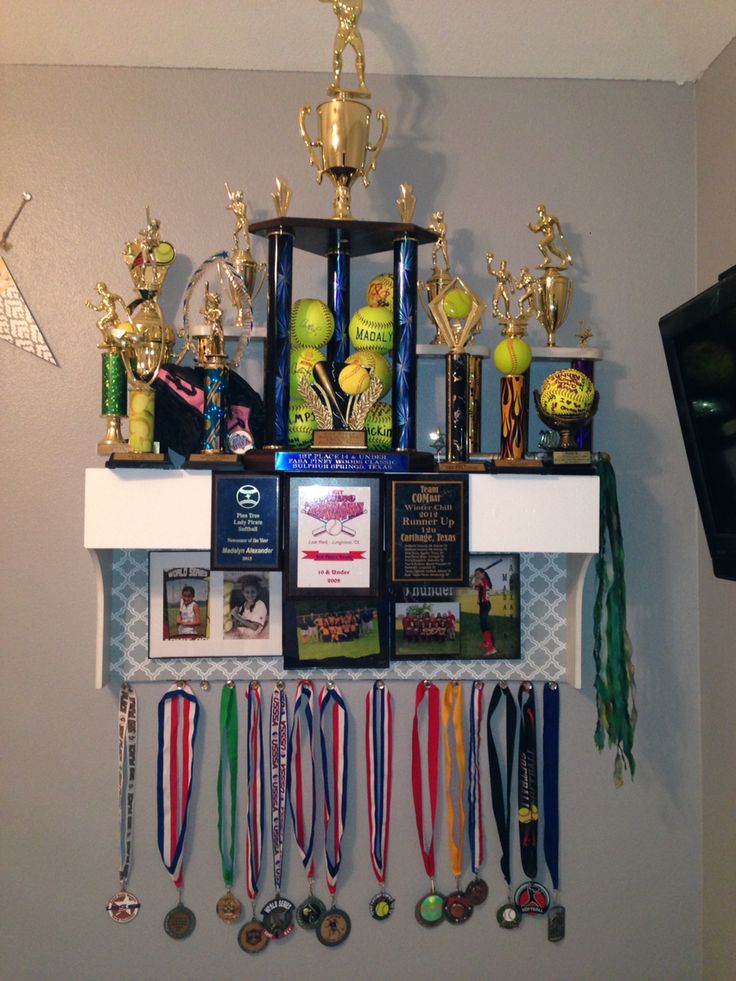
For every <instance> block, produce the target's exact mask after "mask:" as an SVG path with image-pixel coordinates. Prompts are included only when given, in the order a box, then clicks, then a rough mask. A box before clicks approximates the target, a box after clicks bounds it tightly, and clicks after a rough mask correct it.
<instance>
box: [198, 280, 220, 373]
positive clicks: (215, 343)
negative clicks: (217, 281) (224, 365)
mask: <svg viewBox="0 0 736 981" xmlns="http://www.w3.org/2000/svg"><path fill="white" fill-rule="evenodd" d="M200 313H202V314H204V319H205V320H206V321H207V323H208V324H209V327H210V333H209V337H208V338H207V339H206V343H205V344H204V345H203V347H204V348H205V356H206V358H211V359H214V358H223V357H224V356H225V333H224V331H223V329H222V317H223V313H222V307H221V306H220V294H219V293H215V291H214V290H211V289H210V284H209V283H205V284H204V306H203V307H202V309H201V310H200Z"/></svg>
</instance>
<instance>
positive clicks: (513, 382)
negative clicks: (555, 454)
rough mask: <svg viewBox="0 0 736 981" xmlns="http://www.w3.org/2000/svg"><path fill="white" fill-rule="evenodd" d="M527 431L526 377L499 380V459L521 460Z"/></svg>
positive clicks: (515, 376) (527, 401)
mask: <svg viewBox="0 0 736 981" xmlns="http://www.w3.org/2000/svg"><path fill="white" fill-rule="evenodd" d="M528 431H529V392H528V385H527V375H526V373H524V374H523V375H503V376H502V378H501V447H500V449H501V454H500V455H501V459H502V460H523V459H524V455H525V454H526V447H527V433H528Z"/></svg>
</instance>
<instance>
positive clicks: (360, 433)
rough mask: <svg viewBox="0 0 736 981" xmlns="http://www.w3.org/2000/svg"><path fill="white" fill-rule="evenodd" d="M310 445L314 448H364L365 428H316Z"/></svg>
mask: <svg viewBox="0 0 736 981" xmlns="http://www.w3.org/2000/svg"><path fill="white" fill-rule="evenodd" d="M312 447H313V448H314V449H315V450H337V449H340V450H364V449H365V448H366V435H365V429H355V430H353V429H316V430H315V431H314V433H313V435H312Z"/></svg>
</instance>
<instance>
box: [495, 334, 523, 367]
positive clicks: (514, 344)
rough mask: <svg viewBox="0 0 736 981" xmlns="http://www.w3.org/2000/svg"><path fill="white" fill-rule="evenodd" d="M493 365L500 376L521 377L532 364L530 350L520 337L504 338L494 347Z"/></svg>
mask: <svg viewBox="0 0 736 981" xmlns="http://www.w3.org/2000/svg"><path fill="white" fill-rule="evenodd" d="M493 363H494V364H495V366H496V368H498V370H499V371H500V372H501V374H502V375H523V374H524V372H525V371H526V370H527V368H528V367H529V365H530V364H531V363H532V349H531V348H530V347H529V345H528V344H527V342H526V341H525V340H524V339H523V338H522V337H506V338H504V340H502V341H501V343H500V344H498V345H497V346H496V349H495V351H494V352H493Z"/></svg>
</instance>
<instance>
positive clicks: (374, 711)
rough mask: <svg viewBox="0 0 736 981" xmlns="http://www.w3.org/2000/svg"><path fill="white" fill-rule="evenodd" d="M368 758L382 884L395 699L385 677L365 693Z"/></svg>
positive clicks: (375, 858) (374, 847)
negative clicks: (385, 681)
mask: <svg viewBox="0 0 736 981" xmlns="http://www.w3.org/2000/svg"><path fill="white" fill-rule="evenodd" d="M365 758H366V774H367V778H368V822H369V828H370V836H371V862H372V863H373V871H374V873H375V875H376V879H378V881H379V882H380V883H381V885H383V883H384V882H385V881H386V865H387V863H388V832H389V824H390V820H391V776H392V765H393V700H392V698H391V693H390V692H389V690H388V687H387V686H386V685H385V684H384V682H383V681H376V682H375V683H374V685H373V687H372V688H371V689H370V690H369V691H368V693H367V694H366V696H365Z"/></svg>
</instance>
